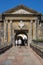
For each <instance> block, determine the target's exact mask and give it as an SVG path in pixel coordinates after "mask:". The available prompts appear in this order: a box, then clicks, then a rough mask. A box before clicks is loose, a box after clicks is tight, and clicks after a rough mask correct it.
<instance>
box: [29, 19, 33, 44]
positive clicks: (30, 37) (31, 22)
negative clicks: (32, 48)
mask: <svg viewBox="0 0 43 65" xmlns="http://www.w3.org/2000/svg"><path fill="white" fill-rule="evenodd" d="M32 24H33V21H32V20H31V21H30V29H29V36H28V37H29V43H31V42H32ZM29 43H28V44H29Z"/></svg>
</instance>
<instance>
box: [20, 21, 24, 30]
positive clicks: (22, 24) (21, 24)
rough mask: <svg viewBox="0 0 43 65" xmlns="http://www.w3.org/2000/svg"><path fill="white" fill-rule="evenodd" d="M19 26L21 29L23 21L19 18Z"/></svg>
mask: <svg viewBox="0 0 43 65" xmlns="http://www.w3.org/2000/svg"><path fill="white" fill-rule="evenodd" d="M19 27H20V28H21V29H22V28H23V27H24V23H23V21H22V20H21V21H20V23H19Z"/></svg>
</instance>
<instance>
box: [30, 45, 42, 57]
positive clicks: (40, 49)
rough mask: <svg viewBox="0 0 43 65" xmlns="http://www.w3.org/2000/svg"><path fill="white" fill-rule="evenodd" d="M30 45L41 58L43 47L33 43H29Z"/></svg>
mask: <svg viewBox="0 0 43 65" xmlns="http://www.w3.org/2000/svg"><path fill="white" fill-rule="evenodd" d="M30 47H31V48H32V49H33V50H34V51H35V52H36V53H37V54H38V55H39V56H40V57H41V58H43V48H41V46H40V47H39V46H37V45H34V44H30Z"/></svg>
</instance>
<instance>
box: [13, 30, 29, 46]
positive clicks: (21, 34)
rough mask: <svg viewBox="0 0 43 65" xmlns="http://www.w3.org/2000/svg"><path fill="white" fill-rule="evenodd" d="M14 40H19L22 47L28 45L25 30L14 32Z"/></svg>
mask: <svg viewBox="0 0 43 65" xmlns="http://www.w3.org/2000/svg"><path fill="white" fill-rule="evenodd" d="M14 38H15V41H16V40H19V39H20V40H21V41H22V43H21V45H22V46H24V45H25V43H26V44H27V45H28V35H27V30H16V34H15V37H14ZM18 45H19V44H18Z"/></svg>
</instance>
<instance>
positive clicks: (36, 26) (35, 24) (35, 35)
mask: <svg viewBox="0 0 43 65" xmlns="http://www.w3.org/2000/svg"><path fill="white" fill-rule="evenodd" d="M34 30H35V40H36V39H37V20H35V29H34Z"/></svg>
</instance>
